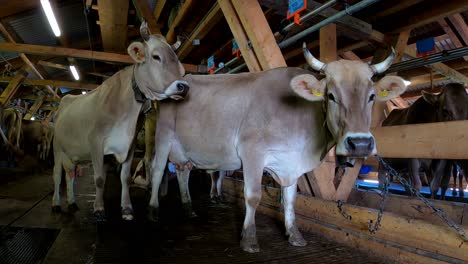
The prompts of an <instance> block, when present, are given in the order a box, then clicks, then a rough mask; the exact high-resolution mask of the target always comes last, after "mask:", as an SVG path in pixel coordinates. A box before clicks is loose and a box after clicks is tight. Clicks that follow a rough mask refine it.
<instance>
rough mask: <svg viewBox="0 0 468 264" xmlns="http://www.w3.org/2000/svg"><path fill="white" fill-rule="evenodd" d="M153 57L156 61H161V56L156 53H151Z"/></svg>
mask: <svg viewBox="0 0 468 264" xmlns="http://www.w3.org/2000/svg"><path fill="white" fill-rule="evenodd" d="M153 59H154V60H157V61H161V57H159V56H158V55H153Z"/></svg>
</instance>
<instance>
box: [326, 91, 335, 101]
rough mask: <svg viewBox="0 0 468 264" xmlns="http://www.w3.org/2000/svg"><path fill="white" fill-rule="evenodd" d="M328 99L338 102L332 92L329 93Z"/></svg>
mask: <svg viewBox="0 0 468 264" xmlns="http://www.w3.org/2000/svg"><path fill="white" fill-rule="evenodd" d="M327 97H328V100H330V101H333V102H335V103H336V99H335V96H334V95H333V94H332V93H329V94H327Z"/></svg>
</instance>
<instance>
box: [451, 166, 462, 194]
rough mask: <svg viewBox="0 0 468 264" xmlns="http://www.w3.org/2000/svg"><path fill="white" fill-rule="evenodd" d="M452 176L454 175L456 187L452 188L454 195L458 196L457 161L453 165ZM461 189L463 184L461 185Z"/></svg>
mask: <svg viewBox="0 0 468 264" xmlns="http://www.w3.org/2000/svg"><path fill="white" fill-rule="evenodd" d="M452 177H453V185H454V188H453V190H452V195H453V196H456V195H457V190H456V187H457V177H458V171H457V165H456V164H455V163H454V164H453V165H452ZM459 190H461V185H460V189H459Z"/></svg>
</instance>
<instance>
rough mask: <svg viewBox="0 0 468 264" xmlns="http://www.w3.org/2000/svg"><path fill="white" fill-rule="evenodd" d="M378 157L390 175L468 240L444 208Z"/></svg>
mask: <svg viewBox="0 0 468 264" xmlns="http://www.w3.org/2000/svg"><path fill="white" fill-rule="evenodd" d="M377 159H378V160H379V162H380V163H381V164H382V165H383V166H384V167H385V169H386V170H387V171H388V173H389V174H390V175H392V176H393V177H396V178H397V179H398V181H399V182H400V183H401V184H402V185H403V186H405V187H406V188H408V189H409V190H410V191H411V193H412V194H413V195H415V196H416V197H418V199H419V200H421V201H422V202H423V203H424V204H425V205H426V206H427V207H429V208H430V209H432V210H433V211H434V212H435V213H436V214H437V215H438V216H439V217H440V218H441V219H442V220H443V221H444V222H445V223H446V224H447V225H448V226H449V227H451V228H453V229H454V230H455V231H456V232H457V234H458V235H459V236H460V237H461V238H462V239H463V241H468V236H467V235H466V234H465V231H464V230H463V229H462V228H460V227H459V226H458V225H457V224H455V222H453V221H452V220H451V219H450V218H448V217H447V215H446V214H445V212H444V211H443V210H442V209H439V208H437V207H435V206H434V205H433V204H432V203H431V202H429V200H428V199H426V198H425V197H424V196H422V194H421V193H420V192H419V191H418V190H416V189H415V188H414V187H413V186H412V185H411V184H410V183H409V182H408V181H407V180H406V179H403V178H402V177H401V176H400V174H399V173H398V172H397V171H396V170H395V169H393V168H392V167H390V165H388V164H387V163H386V162H385V161H384V160H383V159H382V158H381V157H380V156H377ZM387 177H388V176H387Z"/></svg>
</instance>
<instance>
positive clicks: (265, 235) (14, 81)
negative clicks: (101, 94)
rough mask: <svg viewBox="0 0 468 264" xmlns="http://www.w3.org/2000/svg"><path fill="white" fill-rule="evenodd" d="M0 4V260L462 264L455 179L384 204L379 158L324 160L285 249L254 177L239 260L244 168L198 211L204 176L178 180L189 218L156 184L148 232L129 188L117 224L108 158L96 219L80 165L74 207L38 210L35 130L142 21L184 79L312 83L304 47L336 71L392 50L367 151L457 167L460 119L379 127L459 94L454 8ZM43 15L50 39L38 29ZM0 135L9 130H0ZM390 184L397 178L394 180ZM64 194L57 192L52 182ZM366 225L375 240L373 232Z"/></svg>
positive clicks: (103, 68)
mask: <svg viewBox="0 0 468 264" xmlns="http://www.w3.org/2000/svg"><path fill="white" fill-rule="evenodd" d="M289 2H297V3H300V4H304V3H306V8H305V9H304V10H302V11H301V12H300V16H299V15H298V17H297V21H295V19H296V18H294V16H293V17H290V18H287V13H288V10H289V8H290V7H289ZM1 4H2V8H0V69H1V71H2V75H1V76H0V92H1V95H0V104H1V105H2V117H1V119H2V120H1V126H2V128H3V129H2V130H3V132H4V133H5V136H6V137H7V139H8V140H9V141H10V142H9V143H5V141H3V143H2V146H1V149H2V151H1V154H0V241H2V242H0V263H63V262H64V261H67V262H69V263H130V262H132V263H155V262H157V263H160V262H161V263H178V262H181V263H184V262H196V263H204V262H210V263H213V262H215V263H218V262H232V263H245V262H284V261H292V262H295V263H306V262H307V263H309V262H317V263H349V262H357V263H387V262H388V263H395V262H398V263H465V262H468V255H467V254H466V252H468V251H467V249H468V248H467V244H466V243H464V242H465V241H466V240H464V239H463V236H462V235H463V234H464V230H468V223H467V220H466V219H468V206H467V205H466V203H467V202H468V200H467V198H468V186H467V180H466V179H468V175H465V177H462V176H461V174H463V173H465V172H464V171H463V169H460V170H459V172H458V171H457V172H456V173H460V176H459V177H460V178H461V179H462V181H463V182H462V183H461V184H457V182H453V181H452V180H451V176H452V175H449V174H448V173H445V174H444V175H443V177H444V180H445V181H446V182H448V183H446V184H447V185H446V187H447V190H446V191H442V188H440V189H438V192H437V193H436V194H435V197H431V183H430V181H431V179H430V178H429V180H427V182H423V187H422V189H421V191H420V192H419V193H417V194H415V193H410V192H408V187H407V186H404V185H403V183H402V182H401V181H399V179H398V178H396V177H394V178H393V179H392V180H391V182H390V183H389V187H388V189H389V190H388V195H387V194H386V193H385V190H382V189H379V178H378V170H379V159H378V157H369V158H367V159H365V160H361V159H358V160H356V161H355V163H354V162H353V166H352V167H350V168H346V169H344V168H338V169H337V167H336V162H337V157H336V156H335V155H334V153H333V150H331V151H330V152H329V153H328V154H327V155H325V157H324V159H323V162H322V164H321V165H320V167H318V168H316V169H315V170H314V171H312V172H310V173H307V174H304V175H303V176H302V177H301V178H299V180H298V188H297V191H298V196H297V202H296V219H297V223H298V226H299V229H300V230H301V231H303V232H304V237H305V239H306V240H307V241H308V242H309V244H308V245H307V246H306V247H292V246H290V245H288V243H287V240H286V239H285V236H284V233H285V230H284V227H283V225H282V223H283V208H282V205H281V199H282V196H281V191H280V190H281V187H280V185H279V184H278V183H276V182H275V181H274V180H273V179H272V178H271V177H269V176H268V173H264V177H263V182H262V184H263V185H262V191H263V192H262V201H261V202H260V205H259V208H258V209H257V211H258V213H257V218H256V219H257V234H258V236H259V242H260V244H261V250H262V251H261V252H260V253H256V254H249V253H246V252H243V251H242V250H241V249H240V247H239V239H240V234H241V231H242V221H243V215H244V202H243V173H242V169H240V170H236V171H223V172H220V173H222V174H223V175H226V176H225V177H224V180H223V183H222V186H223V197H224V200H223V201H216V202H213V201H210V184H211V180H210V177H209V175H208V174H207V173H206V172H204V171H202V170H195V171H194V172H193V173H192V174H195V175H194V176H192V177H190V192H191V196H192V199H193V207H194V211H195V212H196V214H197V215H198V216H197V217H194V218H192V217H188V216H186V215H184V212H183V210H182V205H181V202H180V195H179V194H178V182H177V180H176V179H175V177H174V176H173V177H169V179H168V190H167V196H166V197H165V198H162V199H161V200H162V201H161V210H160V215H161V217H160V221H159V222H158V223H157V224H155V223H152V222H149V221H147V219H146V218H147V217H146V214H147V205H148V201H149V197H150V194H151V192H150V191H149V190H148V188H146V187H145V188H142V187H141V186H140V185H139V184H137V183H133V185H132V186H131V188H130V194H131V199H132V203H133V204H134V207H135V208H134V209H135V219H134V220H133V221H124V220H122V219H121V217H120V205H119V201H120V188H121V183H120V180H119V170H120V166H119V165H118V164H117V163H116V161H115V160H114V159H112V157H109V160H108V163H107V167H106V168H107V172H108V176H107V182H106V186H105V190H106V191H105V195H104V196H105V202H106V212H107V217H106V219H107V221H102V222H101V221H98V220H96V219H95V217H94V215H93V200H94V197H95V186H94V180H93V176H92V175H93V169H92V166H82V167H80V168H79V169H78V170H79V173H78V172H77V175H79V176H77V180H76V186H75V188H76V191H75V193H76V196H77V201H76V202H77V205H78V208H79V210H78V211H76V212H71V211H70V212H69V211H67V210H64V211H65V212H62V213H60V214H56V213H51V200H52V194H53V180H52V167H53V164H54V160H53V146H52V142H53V138H52V137H53V126H51V125H49V124H53V123H54V120H55V118H56V114H57V111H58V109H59V106H60V102H61V98H63V97H64V96H66V95H69V94H70V95H82V96H86V94H87V93H89V92H92V91H93V90H95V89H98V87H99V86H100V85H101V84H102V83H103V82H104V81H106V80H108V79H109V78H110V77H111V76H113V75H114V74H116V73H117V72H119V71H120V70H123V69H125V68H126V67H127V66H129V65H132V64H133V63H134V61H133V60H132V58H131V57H130V56H129V55H128V53H127V47H128V46H129V45H130V43H132V42H134V41H141V39H142V36H141V32H140V25H141V24H142V21H143V20H145V21H146V22H147V25H148V28H149V30H150V32H151V33H152V34H161V35H163V36H164V37H165V38H166V40H167V42H168V43H169V44H173V43H176V42H179V41H180V46H179V47H178V49H177V50H176V51H175V52H176V54H177V56H178V58H179V60H180V62H182V64H183V66H184V68H185V72H186V73H187V74H193V75H210V74H238V73H245V72H257V71H266V70H269V69H272V68H278V67H283V66H288V67H299V68H302V69H306V70H309V71H310V74H313V75H314V76H316V77H317V78H322V77H323V74H321V73H320V72H317V71H315V70H314V69H312V68H311V67H310V66H309V64H308V63H307V61H306V59H305V58H304V54H303V43H306V46H307V48H308V49H309V50H310V51H311V53H312V54H313V55H314V56H315V57H316V58H319V59H320V60H322V61H324V62H330V61H335V60H338V59H344V60H353V61H363V62H366V63H369V64H374V63H378V62H381V61H382V60H384V59H385V58H386V57H387V56H388V54H389V53H390V52H391V47H392V48H393V49H394V52H395V58H394V60H393V64H392V65H391V66H390V67H389V68H388V69H387V70H386V72H385V74H386V75H396V76H400V77H402V78H403V79H405V80H406V81H408V83H407V85H408V86H407V89H406V91H405V92H404V93H403V94H401V95H400V96H398V97H396V98H394V99H391V100H389V101H387V102H383V103H375V104H374V107H373V110H372V121H371V131H372V133H373V134H374V136H375V138H376V142H377V143H376V144H377V148H378V151H379V155H380V156H382V157H383V158H406V159H409V158H421V159H448V160H466V159H468V152H467V149H468V138H467V137H466V132H465V131H467V128H468V121H451V122H440V123H430V124H417V125H404V126H398V127H394V128H392V127H382V126H381V124H382V121H383V120H384V119H385V118H387V117H388V115H389V114H390V113H391V112H392V111H395V110H398V109H405V108H408V107H410V106H412V105H413V104H414V103H415V102H416V101H417V100H418V99H420V98H421V97H422V92H423V91H424V92H429V93H441V92H442V91H444V87H446V86H447V85H448V84H451V83H461V84H463V85H464V86H465V88H466V87H467V84H468V62H467V61H468V26H467V21H468V4H467V2H466V1H463V0H459V1H458V0H453V1H444V2H443V3H441V1H438V0H394V1H382V0H380V1H379V0H316V1H312V0H307V1H286V0H284V1H281V0H276V1H274V0H258V1H257V0H171V1H166V0H23V1H1ZM47 4H49V5H50V7H51V10H52V12H53V14H54V15H55V19H56V24H57V25H58V29H54V28H53V27H52V26H51V24H50V22H49V19H48V15H47V14H46V11H45V10H46V8H44V6H46V5H47ZM57 30H58V31H57ZM234 42H235V43H234ZM382 76H383V75H382ZM382 76H377V77H375V80H377V79H379V78H381V77H382ZM246 88H248V87H246ZM459 107H460V108H463V107H467V106H466V105H460V106H459ZM7 109H10V110H8V111H14V112H15V113H18V115H16V116H14V118H16V119H14V121H12V119H8V118H6V116H7V114H6V113H7V112H8V111H7ZM10 118H11V117H10ZM464 119H468V116H467V117H466V118H464ZM19 121H21V122H19ZM11 123H15V124H19V127H14V125H12V126H9V127H8V124H11ZM5 127H8V128H5ZM144 133H145V129H144V128H143V129H142V130H141V131H140V132H139V133H138V135H136V141H135V144H136V145H137V147H136V153H135V157H134V161H133V165H132V169H131V173H132V175H135V174H137V173H139V172H138V171H137V164H138V163H139V162H140V161H141V160H142V159H143V158H144V155H145V142H144V141H145V135H144ZM15 136H16V137H15ZM70 140H71V141H72V140H73V138H70ZM380 166H382V165H380ZM420 173H421V176H422V177H423V178H424V177H425V178H427V177H428V176H427V175H426V174H427V173H424V172H420ZM466 174H468V171H467V172H466ZM401 175H402V177H403V178H405V177H406V178H407V176H406V175H407V172H406V173H401ZM457 175H458V174H457ZM457 181H458V180H457ZM63 182H64V181H63ZM465 188H466V189H465ZM62 192H63V193H66V190H65V186H62ZM383 193H385V195H383ZM465 197H466V198H465ZM424 198H425V199H424ZM383 200H385V201H384V202H383ZM427 201H429V203H430V204H429V206H428V203H427ZM64 206H66V202H65V203H64ZM431 206H432V207H431ZM439 209H441V210H442V213H441V211H440V210H439ZM440 215H442V217H441V216H440ZM382 216H383V217H382ZM464 216H467V217H464ZM378 218H382V219H381V221H380V220H377V219H378ZM376 221H377V222H378V225H377V229H378V230H375V228H374V230H372V231H371V230H370V229H372V225H373V224H375V222H376ZM368 226H369V227H368ZM454 227H455V228H454ZM465 238H466V237H465Z"/></svg>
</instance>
